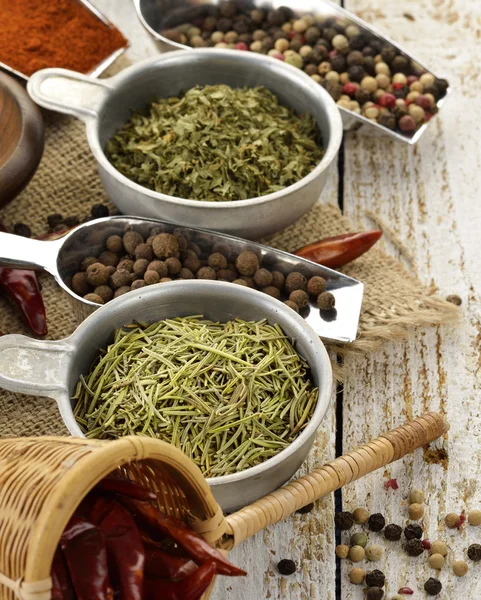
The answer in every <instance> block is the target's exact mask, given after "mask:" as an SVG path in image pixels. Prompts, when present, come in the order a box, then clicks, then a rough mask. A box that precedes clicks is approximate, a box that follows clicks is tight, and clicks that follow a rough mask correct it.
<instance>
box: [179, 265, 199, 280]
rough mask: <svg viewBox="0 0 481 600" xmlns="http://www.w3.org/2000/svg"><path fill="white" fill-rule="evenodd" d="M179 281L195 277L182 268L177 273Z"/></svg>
mask: <svg viewBox="0 0 481 600" xmlns="http://www.w3.org/2000/svg"><path fill="white" fill-rule="evenodd" d="M179 279H195V275H194V273H192V271H189V269H185V268H184V267H182V269H181V270H180V271H179Z"/></svg>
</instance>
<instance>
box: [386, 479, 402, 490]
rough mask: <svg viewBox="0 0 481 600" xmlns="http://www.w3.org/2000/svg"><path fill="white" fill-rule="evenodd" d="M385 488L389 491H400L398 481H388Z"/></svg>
mask: <svg viewBox="0 0 481 600" xmlns="http://www.w3.org/2000/svg"><path fill="white" fill-rule="evenodd" d="M384 487H385V488H386V490H389V489H393V490H398V489H399V484H398V482H397V479H389V480H388V481H386V482H385V483H384Z"/></svg>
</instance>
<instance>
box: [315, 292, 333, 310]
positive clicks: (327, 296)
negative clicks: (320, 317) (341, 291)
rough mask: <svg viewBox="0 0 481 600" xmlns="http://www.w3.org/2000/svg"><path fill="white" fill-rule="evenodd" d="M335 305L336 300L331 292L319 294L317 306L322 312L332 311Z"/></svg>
mask: <svg viewBox="0 0 481 600" xmlns="http://www.w3.org/2000/svg"><path fill="white" fill-rule="evenodd" d="M335 305H336V299H335V298H334V296H333V295H332V294H331V292H323V293H322V294H319V296H318V298H317V306H318V307H319V308H320V310H325V311H328V310H332V309H333V308H334V306H335Z"/></svg>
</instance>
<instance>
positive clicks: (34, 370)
mask: <svg viewBox="0 0 481 600" xmlns="http://www.w3.org/2000/svg"><path fill="white" fill-rule="evenodd" d="M193 314H202V315H204V316H205V317H206V318H209V319H212V320H219V321H227V320H230V319H232V318H236V317H238V318H240V319H244V320H259V319H264V318H265V319H267V320H268V321H269V322H270V323H278V324H279V325H280V326H281V327H282V329H283V330H284V332H285V333H286V334H287V335H288V336H289V337H291V338H293V339H295V341H296V348H297V350H298V352H299V353H300V354H301V355H302V356H303V357H304V358H305V359H306V360H307V362H308V363H309V366H310V368H311V372H312V378H313V381H314V383H315V385H316V386H317V387H318V388H319V400H318V403H317V406H316V408H315V412H314V414H313V416H312V418H311V421H310V422H309V424H308V425H307V427H306V429H304V430H303V431H302V433H301V434H300V435H299V437H298V438H296V439H295V440H294V442H292V444H290V445H289V446H288V447H287V448H286V449H284V450H283V451H282V452H280V453H279V454H278V455H277V456H275V457H273V458H270V459H269V460H267V461H265V462H264V463H262V464H260V465H258V466H256V467H252V468H250V469H246V470H245V471H242V472H240V473H237V474H234V475H226V476H224V477H217V478H211V479H208V480H207V481H208V483H209V485H210V486H211V487H212V491H213V493H214V496H215V498H216V500H217V502H219V504H220V505H221V506H222V508H223V510H224V511H227V512H229V511H232V510H235V509H236V508H238V507H240V506H245V505H247V504H250V503H252V502H254V501H255V500H257V499H258V498H261V497H262V496H265V495H266V494H268V493H270V492H271V491H273V490H275V489H276V488H278V487H279V486H281V485H282V484H283V483H285V482H286V481H287V480H288V479H289V478H290V477H292V475H293V474H294V473H295V472H296V470H297V469H298V468H299V467H300V465H301V464H302V462H303V461H304V459H305V458H306V456H307V453H308V452H309V449H310V448H311V446H312V444H313V442H314V439H315V436H316V431H317V429H318V427H319V425H320V423H321V421H322V419H323V418H324V415H325V414H326V411H327V409H328V407H329V403H330V398H331V391H332V371H331V363H330V361H329V357H328V355H327V352H326V349H325V348H324V345H323V344H322V342H321V341H320V340H319V338H318V336H317V335H316V333H315V332H314V331H313V330H312V329H311V328H310V327H309V325H307V323H306V322H305V321H304V320H303V319H302V317H300V316H299V315H297V314H296V313H295V312H294V311H292V310H291V309H290V308H288V307H287V306H284V305H283V304H281V303H280V302H278V301H277V300H274V299H273V298H271V297H270V296H267V295H266V294H262V293H261V292H258V291H256V290H252V289H249V288H246V287H242V286H235V285H231V284H229V283H224V282H219V281H193V280H191V281H174V282H172V283H166V284H163V285H161V286H152V287H149V288H144V289H142V290H139V291H138V292H132V293H130V294H126V295H124V296H121V297H120V298H117V299H116V300H113V301H112V302H109V303H108V304H107V305H105V306H103V307H102V308H100V309H99V310H97V311H96V312H95V313H93V314H92V315H91V316H90V317H89V318H88V319H86V320H85V321H84V322H83V323H82V324H81V325H80V326H79V328H78V329H77V330H76V332H75V333H74V334H73V335H71V336H70V337H69V338H67V339H65V340H60V341H43V340H35V339H31V338H28V337H25V336H22V335H6V336H3V337H1V338H0V387H2V388H4V389H7V390H10V391H13V392H20V393H24V394H33V395H37V396H47V397H50V398H53V399H55V400H56V401H57V404H58V407H59V410H60V414H61V415H62V419H63V421H64V423H65V425H66V426H67V428H68V430H69V431H70V433H71V434H72V435H75V436H80V437H84V436H83V434H82V432H81V430H80V428H79V426H78V424H77V422H76V420H75V417H74V415H73V412H72V403H71V400H70V398H71V396H72V395H73V392H74V389H75V385H76V383H77V381H78V379H79V377H80V375H82V374H85V373H87V372H88V370H89V368H90V365H91V363H92V361H93V360H94V358H95V357H96V355H97V352H98V350H99V348H104V347H106V346H107V345H108V344H109V342H111V340H112V337H113V333H114V330H115V329H117V328H119V327H122V326H124V325H126V324H128V323H131V322H132V321H133V320H139V321H146V322H155V321H159V320H161V319H166V318H174V317H180V316H187V315H193Z"/></svg>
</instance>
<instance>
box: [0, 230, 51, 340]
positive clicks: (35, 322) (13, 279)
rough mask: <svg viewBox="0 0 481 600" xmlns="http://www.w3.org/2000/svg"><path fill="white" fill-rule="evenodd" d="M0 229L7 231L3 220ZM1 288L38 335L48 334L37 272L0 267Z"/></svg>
mask: <svg viewBox="0 0 481 600" xmlns="http://www.w3.org/2000/svg"><path fill="white" fill-rule="evenodd" d="M0 231H5V232H6V231H7V230H6V228H5V226H4V225H3V223H1V222H0ZM0 288H2V289H3V290H4V291H5V292H6V293H7V294H8V295H9V296H10V298H12V300H13V301H14V302H15V304H16V305H17V306H18V308H19V309H20V310H21V311H22V313H23V315H24V317H25V318H26V320H27V323H28V325H29V327H30V329H31V330H32V331H33V332H34V333H36V334H37V335H46V334H47V332H48V331H47V317H46V315H45V306H44V304H43V298H42V294H41V292H40V288H39V286H38V281H37V276H36V275H35V272H34V271H27V270H25V269H8V268H6V267H0Z"/></svg>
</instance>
